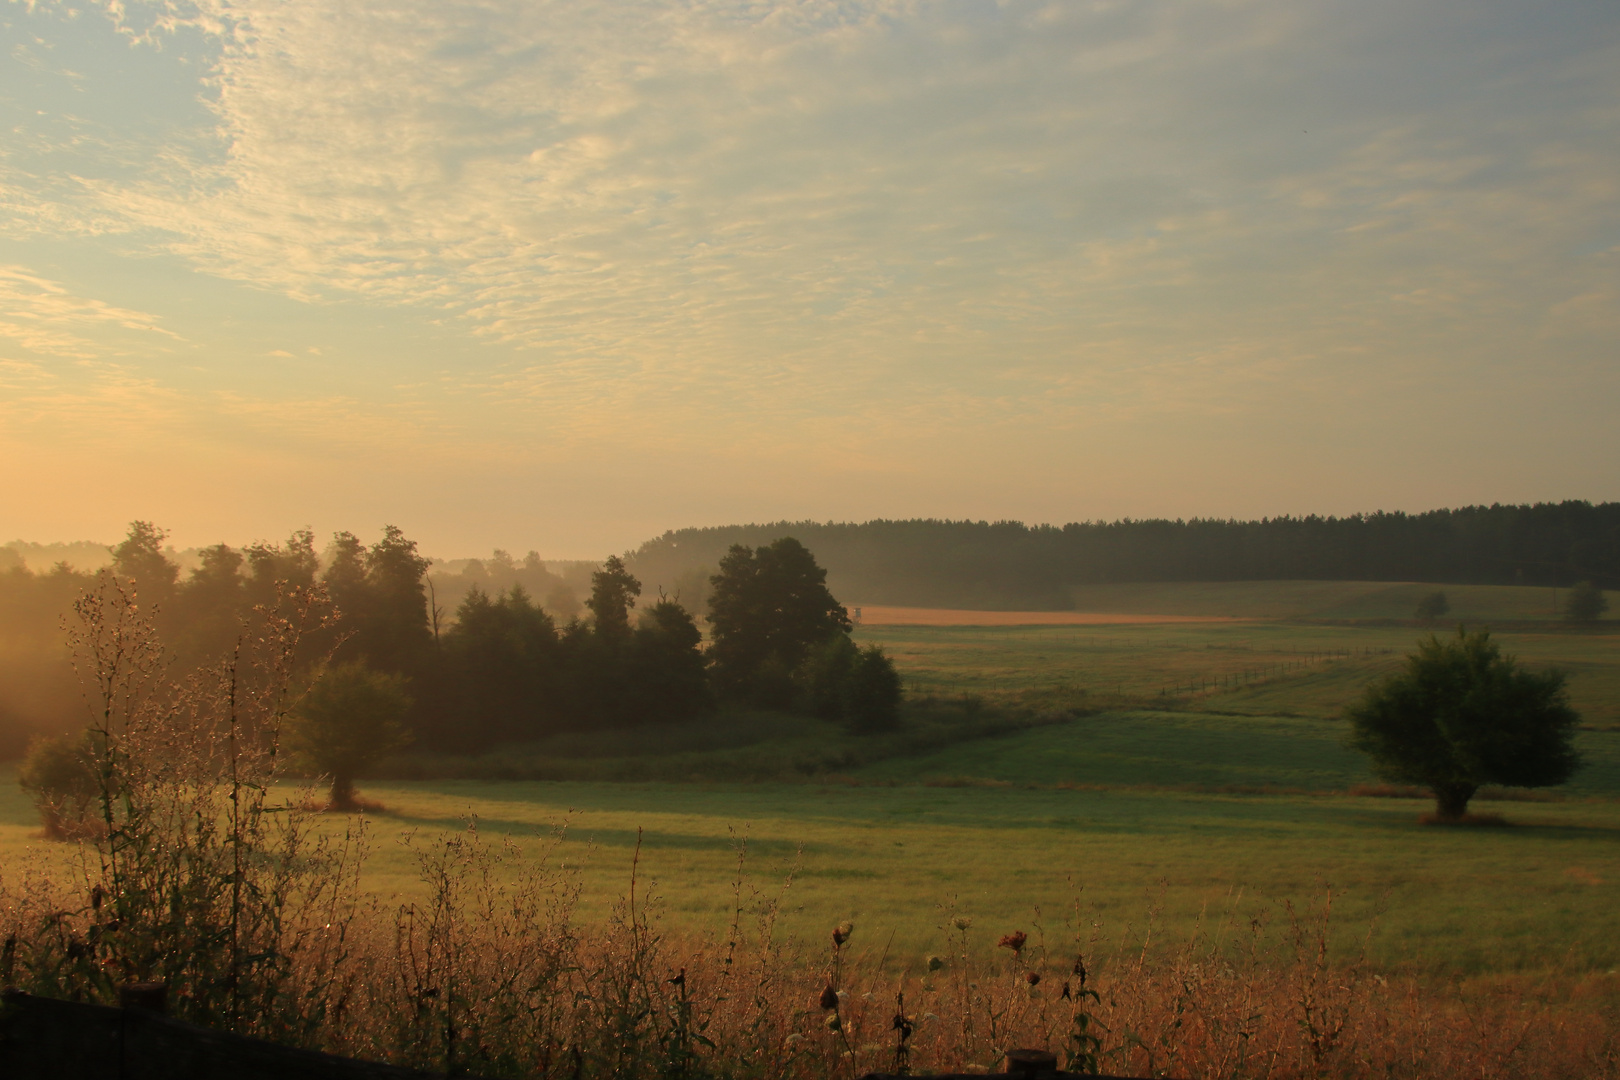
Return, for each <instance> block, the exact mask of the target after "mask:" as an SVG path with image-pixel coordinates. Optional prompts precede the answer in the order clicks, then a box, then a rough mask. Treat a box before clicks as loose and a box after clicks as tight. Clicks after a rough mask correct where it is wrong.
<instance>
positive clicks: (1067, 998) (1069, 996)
mask: <svg viewBox="0 0 1620 1080" xmlns="http://www.w3.org/2000/svg"><path fill="white" fill-rule="evenodd" d="M1058 996H1059V997H1060V998H1062V999H1063V1000H1064V1001H1072V1000H1073V999H1074V995H1073V994H1072V993H1070V992H1069V984H1068V983H1067V982H1065V983H1064V984H1063V993H1061V994H1059V995H1058Z"/></svg>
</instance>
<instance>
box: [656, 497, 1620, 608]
mask: <svg viewBox="0 0 1620 1080" xmlns="http://www.w3.org/2000/svg"><path fill="white" fill-rule="evenodd" d="M783 533H791V534H792V535H794V536H796V537H798V538H799V539H801V540H802V541H804V542H805V543H806V544H808V545H810V546H811V547H812V548H814V549H815V551H816V554H817V556H818V558H819V559H820V560H821V561H822V563H823V564H824V565H825V566H826V567H827V568H828V571H829V574H830V580H831V581H832V582H833V585H834V587H835V588H836V589H837V591H838V592H840V593H841V594H843V595H845V596H850V597H854V598H856V599H859V600H861V601H862V602H864V603H868V604H898V605H910V606H918V607H966V608H1024V609H1059V610H1061V609H1065V608H1068V607H1070V606H1072V598H1071V593H1072V590H1074V589H1075V588H1077V587H1079V586H1085V585H1094V584H1105V583H1111V582H1147V581H1280V580H1321V581H1428V582H1435V583H1437V584H1457V585H1465V584H1474V585H1493V584H1494V585H1547V586H1557V587H1560V588H1568V587H1571V586H1573V585H1575V584H1577V583H1578V582H1583V581H1590V582H1594V583H1595V584H1596V586H1597V587H1598V588H1611V589H1612V588H1616V587H1620V503H1612V502H1611V503H1598V504H1595V505H1594V504H1592V503H1589V502H1579V501H1569V502H1561V503H1537V504H1535V505H1532V506H1510V505H1492V506H1470V507H1463V508H1461V509H1453V510H1433V511H1429V512H1426V513H1420V514H1406V513H1399V512H1396V513H1384V512H1379V513H1373V514H1356V515H1352V516H1349V517H1315V516H1310V517H1277V518H1267V519H1263V520H1260V521H1235V520H1220V519H1208V518H1205V519H1199V518H1194V519H1190V520H1176V521H1168V520H1142V521H1131V520H1124V521H1113V522H1079V523H1074V524H1069V525H1061V526H1058V525H1025V524H1023V523H1021V522H1016V521H999V522H984V521H977V522H975V521H936V520H910V521H881V520H880V521H868V522H863V523H837V522H792V523H788V522H778V523H775V524H770V525H729V526H723V527H717V528H703V529H695V528H694V529H681V530H677V531H672V532H666V533H665V534H664V535H663V536H660V537H658V538H656V539H653V540H649V541H647V542H646V543H645V544H643V545H641V547H640V548H638V549H637V550H636V551H634V552H633V553H631V554H630V555H629V556H627V558H626V560H625V561H626V565H628V566H629V567H630V568H631V570H632V571H633V572H635V573H636V574H638V575H639V576H640V577H641V578H642V579H643V580H646V581H653V582H675V581H678V580H681V579H682V578H683V576H685V577H688V578H689V577H690V576H691V574H692V571H693V569H694V568H697V567H712V566H714V565H716V564H717V563H718V561H719V560H720V559H721V558H722V557H723V556H724V554H725V552H726V551H727V550H728V549H729V548H730V546H731V545H732V544H745V545H746V544H757V543H760V542H761V541H762V540H763V539H766V538H769V537H773V536H779V535H782V534H783Z"/></svg>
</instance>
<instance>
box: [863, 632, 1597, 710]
mask: <svg viewBox="0 0 1620 1080" xmlns="http://www.w3.org/2000/svg"><path fill="white" fill-rule="evenodd" d="M1453 632H1454V629H1445V628H1439V629H1434V630H1430V629H1426V628H1423V627H1418V626H1390V625H1382V624H1373V625H1355V624H1337V623H1335V624H1319V623H1295V622H1242V623H1215V624H1210V623H1193V624H1184V623H1177V624H1166V625H1160V626H1008V627H971V626H953V627H935V626H878V627H862V628H861V629H860V631H859V632H858V634H857V637H858V638H859V639H860V640H861V641H862V642H863V643H868V644H877V645H882V646H883V647H884V649H885V650H886V651H887V652H888V653H889V655H891V656H893V657H894V658H895V661H896V663H897V664H898V665H899V667H900V669H901V672H902V674H903V675H904V678H905V680H906V684H907V689H908V690H909V691H910V692H911V693H912V694H913V695H918V696H924V697H926V696H929V695H933V696H936V697H943V698H951V697H955V698H960V697H962V696H963V695H967V696H971V697H979V698H982V699H984V700H985V701H986V702H992V703H1000V704H1023V705H1027V706H1030V707H1035V708H1072V707H1076V706H1086V705H1088V704H1090V703H1093V702H1096V701H1102V702H1104V703H1108V704H1116V705H1117V704H1122V703H1133V704H1152V705H1164V704H1170V705H1174V706H1175V707H1177V708H1196V709H1207V710H1215V711H1222V712H1240V713H1248V714H1252V715H1272V716H1279V715H1280V716H1311V717H1323V718H1327V717H1333V716H1337V715H1338V714H1339V713H1340V711H1341V710H1342V709H1343V707H1344V705H1345V704H1346V703H1347V702H1349V701H1350V700H1352V699H1353V698H1354V697H1355V696H1356V695H1357V694H1359V693H1360V692H1361V690H1362V688H1363V687H1365V686H1366V685H1367V683H1368V682H1369V681H1371V680H1372V679H1375V678H1377V677H1379V676H1381V675H1384V674H1387V673H1389V672H1391V671H1394V670H1396V669H1397V668H1398V667H1399V666H1400V665H1401V663H1402V661H1403V658H1404V656H1405V655H1406V654H1407V653H1409V652H1411V651H1412V649H1413V648H1414V647H1415V645H1416V643H1417V641H1418V640H1419V638H1421V637H1424V636H1426V635H1427V634H1429V633H1439V634H1442V635H1443V634H1448V633H1453ZM1494 636H1495V637H1496V639H1497V640H1498V641H1499V642H1500V643H1501V644H1502V647H1503V648H1504V650H1505V651H1507V652H1509V653H1512V654H1514V655H1516V656H1518V657H1519V659H1520V660H1522V661H1523V662H1524V663H1526V664H1529V665H1532V666H1535V667H1558V668H1560V669H1562V670H1563V671H1565V672H1566V673H1567V674H1568V676H1569V690H1570V697H1571V700H1572V701H1573V702H1574V704H1575V707H1576V708H1577V709H1578V710H1579V711H1580V712H1581V714H1582V717H1583V718H1584V720H1585V722H1586V723H1587V725H1589V726H1592V727H1612V726H1620V633H1617V632H1616V631H1615V630H1613V629H1611V630H1609V631H1608V632H1572V631H1569V630H1566V629H1564V628H1563V627H1561V626H1550V627H1548V628H1547V629H1546V630H1542V631H1531V630H1522V629H1512V630H1506V631H1499V632H1497V633H1496V634H1495V635H1494Z"/></svg>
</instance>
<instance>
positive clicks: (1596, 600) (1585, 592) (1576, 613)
mask: <svg viewBox="0 0 1620 1080" xmlns="http://www.w3.org/2000/svg"><path fill="white" fill-rule="evenodd" d="M1608 610H1609V601H1608V600H1607V599H1606V598H1605V597H1604V595H1603V590H1602V589H1600V588H1598V587H1597V586H1596V585H1594V584H1592V583H1591V582H1590V581H1583V582H1581V583H1580V584H1578V585H1576V586H1575V587H1574V588H1573V589H1570V590H1569V599H1568V600H1566V601H1565V602H1564V618H1565V619H1567V620H1568V621H1569V622H1577V623H1590V622H1597V621H1598V620H1599V619H1601V618H1602V617H1603V613H1604V612H1605V611H1608Z"/></svg>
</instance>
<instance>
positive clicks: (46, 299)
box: [0, 266, 178, 360]
mask: <svg viewBox="0 0 1620 1080" xmlns="http://www.w3.org/2000/svg"><path fill="white" fill-rule="evenodd" d="M108 328H115V329H120V330H132V331H135V332H137V333H140V334H151V335H157V336H160V337H166V338H170V339H176V340H177V339H178V335H177V334H174V333H173V332H171V331H169V330H165V329H164V328H163V327H161V326H159V325H158V320H157V319H156V317H154V316H152V315H148V314H146V313H145V312H141V311H128V310H125V309H124V308H119V307H114V306H113V305H111V304H108V303H104V302H103V301H100V300H93V299H88V298H86V297H82V296H74V295H73V294H72V293H70V292H69V291H68V290H67V289H66V288H65V287H64V286H62V285H61V284H60V283H58V282H55V281H51V280H49V279H47V278H43V277H40V276H38V275H37V274H34V273H32V272H30V271H29V270H27V269H25V268H23V267H20V266H0V338H7V339H10V340H11V341H13V342H15V343H16V344H17V345H20V346H21V347H22V348H24V349H27V350H28V351H30V352H34V353H39V354H41V355H45V356H55V357H61V358H64V359H76V360H88V359H92V358H94V357H96V356H100V355H105V354H106V353H107V352H108V351H109V350H108V349H107V347H106V345H105V343H104V342H103V343H98V342H96V341H93V340H91V339H90V338H87V337H84V336H81V335H83V334H85V333H93V332H95V331H98V330H106V329H108ZM111 351H117V350H116V348H115V349H113V350H111Z"/></svg>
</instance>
